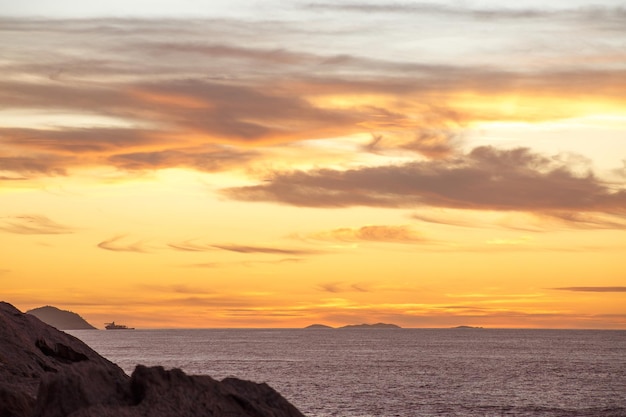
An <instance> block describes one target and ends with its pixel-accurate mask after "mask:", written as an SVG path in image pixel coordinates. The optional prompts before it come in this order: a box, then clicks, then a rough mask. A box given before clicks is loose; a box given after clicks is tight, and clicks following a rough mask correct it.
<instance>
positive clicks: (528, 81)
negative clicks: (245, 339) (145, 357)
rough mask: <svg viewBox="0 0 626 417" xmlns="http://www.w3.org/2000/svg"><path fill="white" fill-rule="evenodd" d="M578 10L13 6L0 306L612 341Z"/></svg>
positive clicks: (614, 74)
mask: <svg viewBox="0 0 626 417" xmlns="http://www.w3.org/2000/svg"><path fill="white" fill-rule="evenodd" d="M44 3H45V2H42V7H44V6H45V4H44ZM113 3H115V2H113ZM113 3H112V4H113ZM166 3H167V2H165V3H164V4H166ZM383 3H384V2H383ZM578 3H580V5H578V6H577V7H573V6H572V7H570V6H569V4H570V3H567V2H564V3H562V4H561V3H559V2H555V4H553V5H552V8H550V9H547V8H544V7H543V6H541V5H537V4H536V3H534V2H528V3H527V4H525V3H524V2H521V3H520V5H518V6H517V7H518V8H517V9H515V8H513V9H511V8H509V9H503V8H500V6H498V3H497V2H492V4H491V3H489V2H487V3H485V4H487V5H489V4H491V5H490V6H481V7H486V8H479V7H478V6H475V5H474V4H473V3H471V2H470V3H467V4H466V5H465V6H464V8H460V9H459V8H453V7H452V6H441V5H435V4H430V3H428V2H426V3H420V5H419V7H418V6H417V5H413V6H412V5H411V4H410V3H406V4H404V5H403V4H400V3H393V4H391V3H389V4H388V5H387V6H385V7H380V5H374V4H373V3H368V2H363V3H358V4H357V3H354V4H351V6H337V5H332V4H331V3H328V4H322V3H315V4H313V3H307V4H305V3H298V2H296V3H294V5H292V6H291V7H289V8H284V7H283V6H281V5H280V4H279V3H274V2H270V3H267V4H268V5H269V6H268V9H267V10H264V11H263V12H260V11H258V12H259V13H260V14H259V13H253V12H254V9H250V8H249V7H252V6H250V5H249V4H248V3H246V1H245V0H239V2H234V3H233V5H232V8H229V7H227V6H224V5H222V6H220V7H218V6H216V8H215V10H204V11H203V12H202V13H203V14H202V15H199V16H194V17H193V18H190V17H189V16H183V15H180V16H173V17H171V16H168V17H164V16H161V15H145V16H144V15H141V14H139V15H137V16H134V17H135V18H133V19H127V18H121V17H119V15H120V13H121V10H122V9H120V13H117V14H116V13H113V12H111V11H108V12H105V11H102V10H98V11H93V13H88V10H86V9H85V10H83V9H80V8H79V10H80V11H81V12H83V13H84V15H83V16H75V15H73V14H72V13H73V12H70V11H69V10H70V9H69V8H68V9H67V10H68V12H67V13H68V15H67V16H63V15H56V14H55V15H54V16H46V17H42V16H45V15H46V13H50V14H51V13H53V11H52V10H48V11H46V10H45V7H44V8H42V11H41V12H39V13H38V14H37V13H35V14H29V13H27V12H25V11H24V10H21V9H19V7H18V6H15V9H14V10H13V11H12V13H9V14H8V15H6V16H4V17H0V19H1V20H0V22H1V24H0V32H1V36H2V39H5V40H6V41H5V42H4V46H3V58H2V65H1V66H0V75H1V77H0V80H2V81H0V248H2V251H1V253H2V254H1V255H0V283H1V288H2V297H1V298H2V299H3V300H6V301H8V302H10V303H13V304H14V305H16V306H17V307H18V308H20V309H22V310H27V309H30V308H34V307H38V306H42V305H47V304H48V305H54V306H56V307H59V308H62V309H68V310H72V311H75V312H77V313H79V314H81V315H82V316H83V317H84V318H86V319H87V320H88V321H90V322H91V323H92V324H94V325H96V326H99V327H102V325H103V323H104V322H108V321H111V320H115V321H116V322H120V323H125V324H128V325H131V326H133V327H138V328H161V327H168V328H169V327H301V326H306V325H309V324H312V323H324V324H328V325H333V326H340V325H345V324H352V323H362V322H369V323H372V322H381V321H382V322H392V323H396V324H399V325H401V326H404V327H450V326H457V325H476V326H484V327H523V328H528V327H542V328H544V327H545V328H616V329H626V275H625V274H626V268H625V267H624V265H625V263H624V254H625V253H626V234H625V230H626V136H625V135H626V95H624V94H623V91H626V71H625V70H626V53H625V52H624V51H623V48H620V47H619V45H623V43H624V41H625V40H626V31H625V30H624V28H623V27H622V26H621V25H620V24H618V23H619V16H620V13H621V15H623V10H622V9H619V8H616V6H615V5H614V4H613V3H612V2H611V1H606V2H604V3H602V4H600V5H596V7H595V8H590V6H589V5H586V4H585V2H584V1H582V0H581V1H577V2H576V4H578ZM64 4H65V3H64ZM70 4H71V2H70V1H68V2H67V3H66V5H68V6H69V5H70ZM594 4H595V3H594ZM248 6H249V7H248ZM120 7H122V6H120ZM237 7H239V9H238V8H237ZM71 10H74V9H71ZM54 13H57V12H54ZM155 13H156V12H155ZM163 13H164V14H167V13H165V11H163ZM212 13H214V15H213V14H212ZM598 13H600V14H602V16H604V19H600V20H598V19H597V16H598ZM122 14H123V13H122ZM269 16H272V20H269ZM368 28H369V29H371V28H376V30H375V33H372V31H371V30H369V29H368ZM512 28H516V30H513V29H512ZM520 33H524V36H520ZM574 34H576V36H577V37H578V38H579V39H584V42H582V41H580V42H577V43H576V45H573V44H572V39H573V38H572V36H573V35H574Z"/></svg>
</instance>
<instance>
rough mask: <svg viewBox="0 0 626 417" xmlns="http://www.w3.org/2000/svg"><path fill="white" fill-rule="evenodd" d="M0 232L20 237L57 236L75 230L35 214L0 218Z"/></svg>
mask: <svg viewBox="0 0 626 417" xmlns="http://www.w3.org/2000/svg"><path fill="white" fill-rule="evenodd" d="M0 230H3V231H5V232H9V233H16V234H22V235H59V234H67V233H74V231H75V229H74V228H72V227H69V226H65V225H62V224H59V223H56V222H54V221H52V220H50V219H49V218H47V217H45V216H41V215H35V214H23V215H19V216H12V217H4V218H0Z"/></svg>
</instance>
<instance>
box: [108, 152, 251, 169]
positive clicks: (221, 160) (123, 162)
mask: <svg viewBox="0 0 626 417" xmlns="http://www.w3.org/2000/svg"><path fill="white" fill-rule="evenodd" d="M258 155H259V153H258V152H254V151H248V150H238V149H236V148H233V147H226V146H218V145H207V146H204V147H198V148H182V149H168V150H162V151H153V152H135V153H126V154H117V155H113V156H111V157H109V159H108V160H109V162H110V163H111V164H112V165H114V166H116V167H118V168H122V169H126V170H146V169H162V168H172V167H182V168H192V169H196V170H198V171H204V172H216V171H222V170H225V169H228V168H233V167H238V166H241V165H242V164H245V163H247V162H250V161H251V160H253V159H254V158H255V157H256V156H258Z"/></svg>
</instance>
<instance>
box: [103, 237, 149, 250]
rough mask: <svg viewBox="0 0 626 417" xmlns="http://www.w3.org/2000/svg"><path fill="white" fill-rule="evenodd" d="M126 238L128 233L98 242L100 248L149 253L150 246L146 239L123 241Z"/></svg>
mask: <svg viewBox="0 0 626 417" xmlns="http://www.w3.org/2000/svg"><path fill="white" fill-rule="evenodd" d="M125 238H126V235H117V236H114V237H112V238H110V239H107V240H103V241H102V242H100V243H98V245H97V246H98V247H99V248H100V249H105V250H110V251H113V252H137V253H148V252H149V250H148V247H147V246H146V244H145V242H144V241H136V242H132V243H128V242H121V241H122V240H124V239H125Z"/></svg>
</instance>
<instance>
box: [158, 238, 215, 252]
mask: <svg viewBox="0 0 626 417" xmlns="http://www.w3.org/2000/svg"><path fill="white" fill-rule="evenodd" d="M167 246H169V247H170V248H172V249H175V250H179V251H183V252H206V251H210V250H215V248H213V247H212V246H211V245H205V244H197V243H193V242H192V241H191V240H186V241H184V242H179V243H168V244H167Z"/></svg>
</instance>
